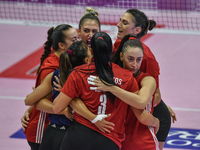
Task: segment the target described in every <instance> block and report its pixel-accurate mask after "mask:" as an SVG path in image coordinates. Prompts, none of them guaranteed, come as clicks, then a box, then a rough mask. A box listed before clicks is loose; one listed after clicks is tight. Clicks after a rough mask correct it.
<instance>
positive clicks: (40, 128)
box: [36, 111, 46, 143]
mask: <svg viewBox="0 0 200 150" xmlns="http://www.w3.org/2000/svg"><path fill="white" fill-rule="evenodd" d="M45 119H46V112H43V111H40V116H39V120H38V125H37V133H36V143H41V141H42V135H43V131H44V124H45Z"/></svg>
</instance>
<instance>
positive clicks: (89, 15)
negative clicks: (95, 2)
mask: <svg viewBox="0 0 200 150" xmlns="http://www.w3.org/2000/svg"><path fill="white" fill-rule="evenodd" d="M87 19H89V20H96V21H97V22H98V24H99V29H101V23H100V21H99V18H98V12H97V11H96V10H95V9H92V8H90V7H87V8H86V13H85V14H84V15H83V17H82V18H81V20H80V21H79V30H80V29H81V26H82V24H83V23H84V22H85V21H86V20H87Z"/></svg>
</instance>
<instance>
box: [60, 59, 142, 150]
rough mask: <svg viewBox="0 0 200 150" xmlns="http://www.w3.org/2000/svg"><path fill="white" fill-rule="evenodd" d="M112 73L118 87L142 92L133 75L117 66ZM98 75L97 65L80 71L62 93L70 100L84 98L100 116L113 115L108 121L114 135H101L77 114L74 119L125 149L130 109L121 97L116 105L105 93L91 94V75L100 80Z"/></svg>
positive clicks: (69, 80) (73, 73)
mask: <svg viewBox="0 0 200 150" xmlns="http://www.w3.org/2000/svg"><path fill="white" fill-rule="evenodd" d="M112 69H113V73H114V78H113V80H114V82H115V84H116V85H117V86H119V87H121V88H122V89H125V90H127V91H130V92H135V91H137V90H138V84H137V81H136V80H135V78H134V77H133V75H132V72H131V71H129V70H127V69H123V68H121V67H119V66H118V65H116V64H112ZM95 72H96V70H95V65H94V62H91V63H89V64H84V65H82V66H78V67H76V68H75V69H74V70H73V72H72V73H71V74H70V76H69V77H68V79H67V81H66V83H65V85H64V86H63V88H62V90H61V91H62V92H63V93H64V94H66V95H67V96H69V97H70V98H74V97H75V96H77V97H79V98H81V99H82V100H83V102H84V103H85V105H86V106H87V108H88V109H89V110H90V111H91V112H92V113H94V114H96V115H97V114H111V116H110V117H108V118H106V120H107V121H110V122H113V123H114V124H115V127H114V130H113V131H112V132H111V133H103V132H101V131H100V130H99V129H98V128H97V127H96V126H95V125H94V124H92V123H91V122H90V121H88V120H87V119H85V118H83V117H82V116H80V115H78V114H77V113H75V114H74V118H75V120H76V121H77V122H79V123H81V124H83V125H85V126H87V127H89V128H91V129H92V130H95V131H97V132H99V133H100V134H102V135H104V136H106V137H108V138H109V139H111V140H112V141H113V142H115V143H116V144H117V145H118V146H119V148H121V142H122V141H123V140H124V138H125V134H124V133H125V119H126V116H127V109H128V105H127V104H126V103H124V102H123V101H121V100H120V99H118V98H117V97H115V101H114V103H113V102H112V101H111V99H109V98H108V97H107V96H106V94H105V92H102V91H98V90H96V91H94V90H90V87H91V85H89V84H88V83H87V78H88V77H89V76H90V75H91V74H92V75H95V76H97V74H95Z"/></svg>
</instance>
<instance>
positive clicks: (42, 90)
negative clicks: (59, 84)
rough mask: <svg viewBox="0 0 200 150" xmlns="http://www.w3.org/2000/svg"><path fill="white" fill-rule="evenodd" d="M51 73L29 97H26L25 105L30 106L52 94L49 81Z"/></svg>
mask: <svg viewBox="0 0 200 150" xmlns="http://www.w3.org/2000/svg"><path fill="white" fill-rule="evenodd" d="M52 76H53V72H52V73H50V74H49V75H47V77H46V78H45V79H44V81H43V82H42V83H41V84H40V85H39V86H38V87H37V88H36V89H35V90H34V91H33V92H32V93H31V94H29V95H27V96H26V99H25V100H24V101H25V105H29V106H32V105H34V104H35V103H36V102H37V101H39V100H40V99H42V98H44V97H45V96H47V95H49V94H51V93H52V85H51V79H52Z"/></svg>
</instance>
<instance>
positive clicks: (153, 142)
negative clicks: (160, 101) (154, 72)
mask: <svg viewBox="0 0 200 150" xmlns="http://www.w3.org/2000/svg"><path fill="white" fill-rule="evenodd" d="M132 37H133V36H132V35H126V36H125V37H124V38H123V39H122V42H121V44H123V47H122V49H118V50H117V51H120V55H119V56H118V59H119V60H120V62H121V63H120V65H121V67H123V68H125V69H128V70H130V71H131V72H132V73H133V75H134V77H135V78H136V80H137V82H138V85H139V88H140V90H139V92H138V95H139V96H141V97H143V98H146V99H148V104H147V105H146V107H145V109H146V111H147V112H148V113H150V114H152V113H153V101H154V96H155V94H156V92H155V90H156V81H155V79H154V78H153V77H151V76H150V75H149V74H148V73H143V72H141V71H140V66H141V63H142V58H143V47H142V45H141V43H140V42H139V41H138V40H136V39H132ZM93 83H95V85H94V86H98V87H97V90H102V91H110V92H112V93H113V91H114V93H119V91H118V90H117V89H116V88H115V87H112V86H106V85H105V84H103V83H102V82H100V81H99V80H98V82H97V81H96V80H95V81H93ZM114 93H113V94H114ZM121 94H125V93H123V92H121ZM144 115H146V114H144V111H143V109H137V108H134V107H129V110H128V116H127V119H126V125H125V134H126V138H125V140H124V141H123V142H122V150H134V149H139V150H159V142H158V140H157V138H156V135H155V133H156V132H157V131H158V128H155V127H154V124H155V123H156V119H157V118H154V121H153V122H149V121H148V119H149V116H144ZM141 116H144V117H141ZM153 127H154V128H155V130H154V128H153Z"/></svg>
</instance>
